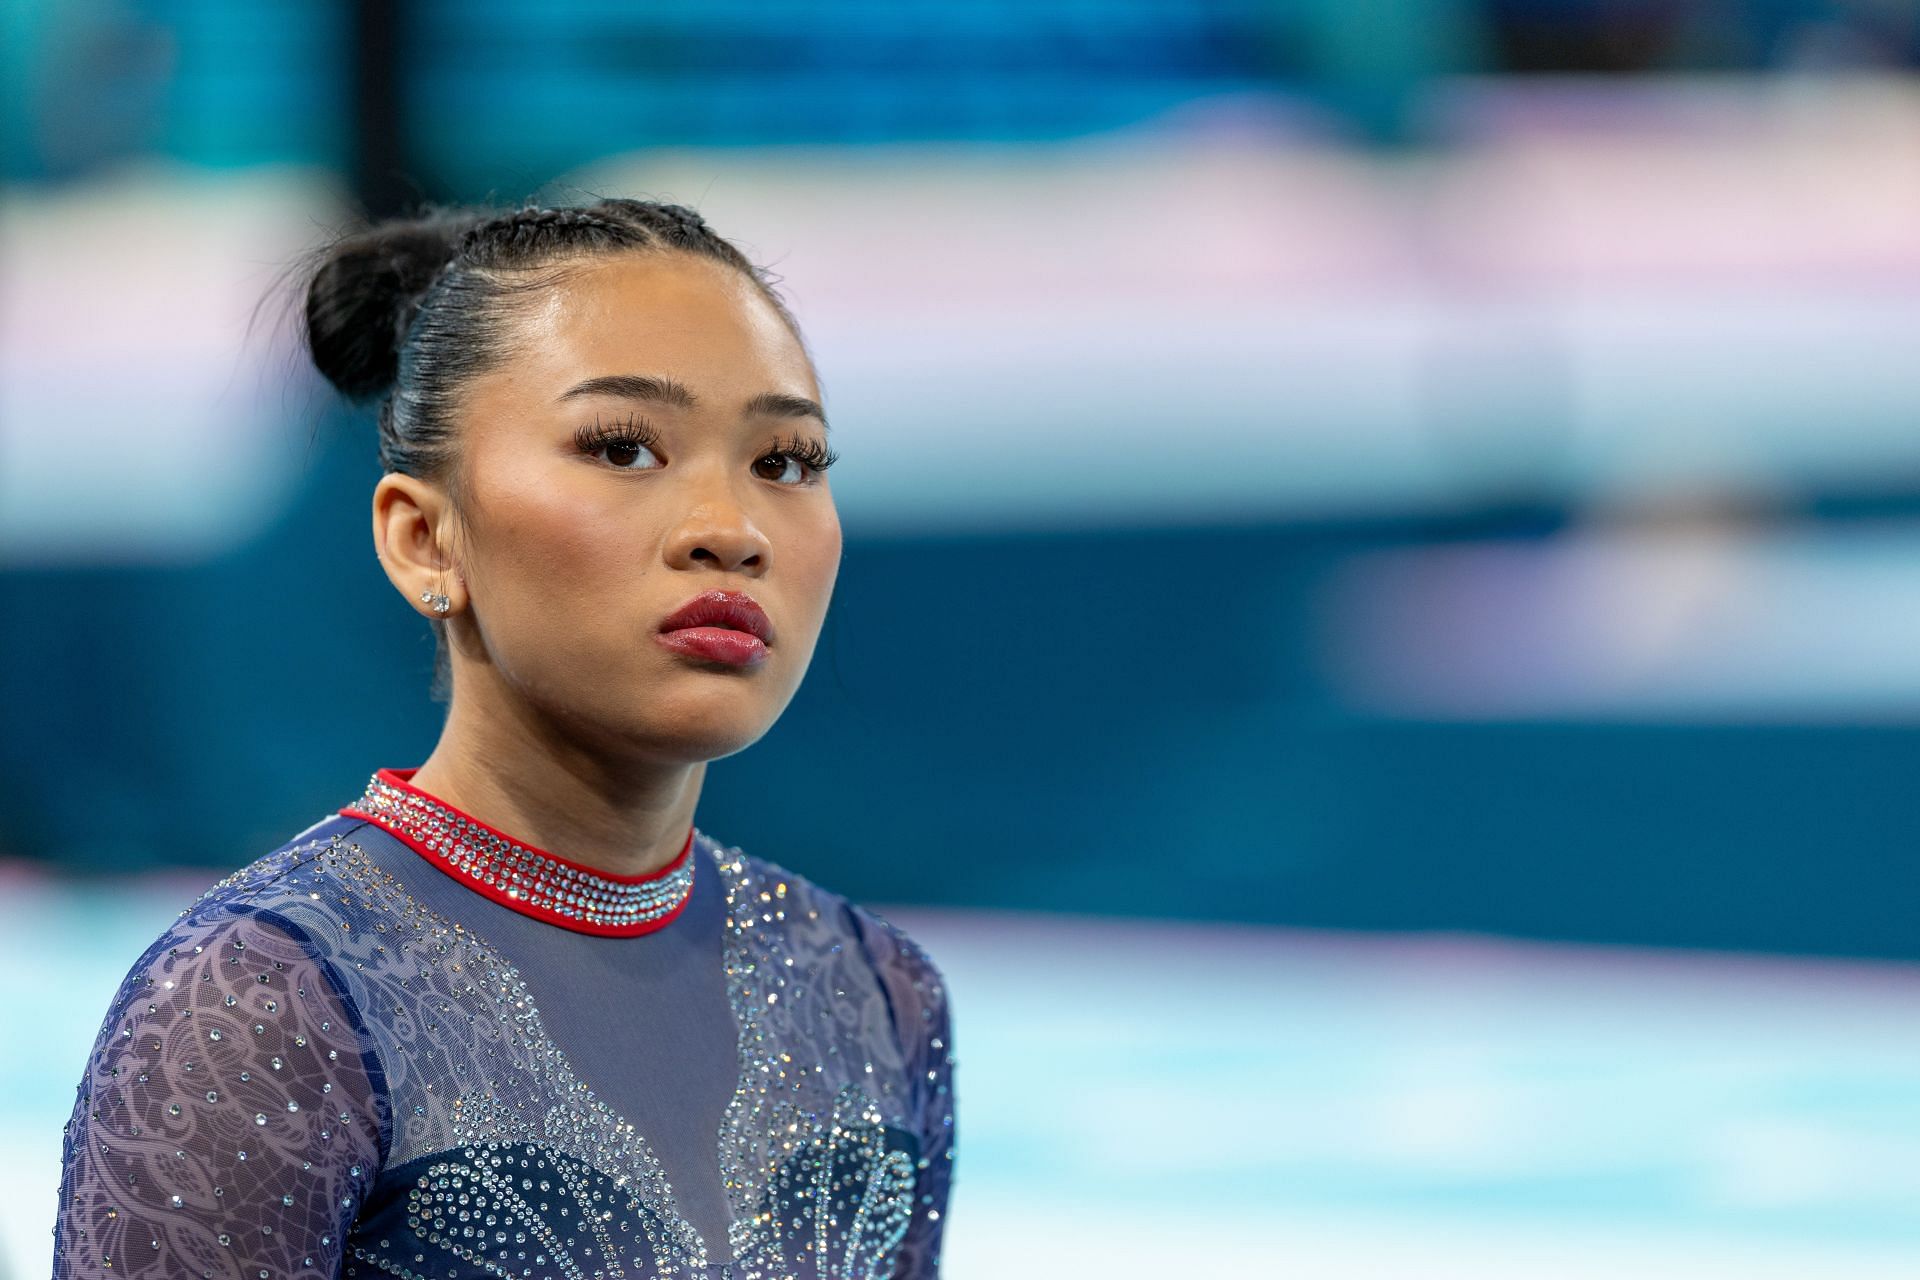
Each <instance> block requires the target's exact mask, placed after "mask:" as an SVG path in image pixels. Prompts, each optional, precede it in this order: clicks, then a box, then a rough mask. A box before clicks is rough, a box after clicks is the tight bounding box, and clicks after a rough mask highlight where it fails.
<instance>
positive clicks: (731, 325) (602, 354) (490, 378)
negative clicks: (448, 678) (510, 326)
mask: <svg viewBox="0 0 1920 1280" xmlns="http://www.w3.org/2000/svg"><path fill="white" fill-rule="evenodd" d="M513 351H514V354H513V355H512V356H511V357H510V358H509V359H508V360H507V361H505V362H504V363H503V364H501V365H500V366H498V367H497V368H495V369H494V370H492V371H490V372H489V373H487V374H485V375H483V376H481V377H479V378H477V379H476V380H475V381H474V382H473V383H472V384H470V386H469V391H468V395H467V397H466V398H465V400H464V402H463V404H462V410H461V414H460V424H461V430H462V432H463V435H462V437H461V441H460V446H459V447H460V450H461V458H462V463H461V465H462V466H463V467H464V474H465V478H466V486H467V492H468V493H469V494H470V495H471V499H470V506H471V508H472V510H471V511H469V512H468V517H469V518H468V519H467V520H466V522H465V523H464V525H463V527H462V529H461V536H460V546H459V549H458V552H457V560H456V563H457V565H458V568H459V573H460V578H461V580H462V581H463V582H464V584H465V599H466V607H465V609H464V610H463V612H462V614H461V615H456V616H455V617H453V618H450V619H449V623H450V626H451V628H452V632H453V638H454V640H455V642H456V643H455V659H454V662H455V667H454V699H455V703H456V709H457V704H458V703H460V701H461V700H462V699H463V698H466V697H468V696H469V695H471V696H472V697H473V698H476V699H487V700H499V701H502V702H506V703H511V704H513V705H510V706H501V707H499V708H496V709H495V710H497V711H498V712H500V713H501V714H502V715H505V716H508V717H510V718H515V717H521V716H529V715H530V716H533V717H537V718H539V719H541V720H542V721H544V722H545V723H547V724H550V725H554V726H557V727H558V728H560V729H561V730H562V731H563V732H565V733H566V734H568V735H569V737H570V738H572V739H574V740H576V741H582V742H586V741H592V742H599V743H604V744H606V745H607V746H608V747H610V748H611V749H613V750H616V751H624V752H628V753H632V754H636V755H640V756H644V757H647V758H649V759H656V760H672V761H684V762H695V761H702V760H710V759H716V758H718V757H720V756H724V755H728V754H730V753H732V752H735V751H739V750H741V749H742V748H744V747H746V746H748V745H750V744H751V743H753V742H754V741H756V740H757V739H758V738H760V737H761V736H762V735H763V734H764V733H765V732H766V731H767V730H768V729H769V728H770V727H771V726H772V724H773V722H774V721H775V720H776V719H778V718H779V716H780V713H781V712H782V711H783V710H785V708H786V706H787V703H788V702H789V701H790V700H791V699H792V698H793V695H794V693H795V691H796V690H797V689H798V688H799V685H800V680H801V677H802V676H804V675H805V674H806V670H807V664H808V662H809V661H810V660H811V659H812V656H813V648H814V642H815V641H816V640H817V639H818V638H819V634H820V627H821V623H822V621H823V620H824V619H825V616H826V611H827V603H828V600H829V598H830V597H831V595H832V594H833V584H834V579H835V576H836V575H837V573H838V571H839V565H840V549H841V537H840V521H839V516H838V514H837V513H836V511H835V510H834V505H833V497H832V494H831V493H830V492H829V491H828V488H827V480H826V475H825V473H824V471H822V470H816V467H815V466H814V465H812V464H811V463H810V461H809V460H810V459H812V460H815V461H817V460H819V458H820V455H821V454H823V453H824V452H825V450H826V444H827V431H826V424H825V423H824V422H823V421H822V420H821V419H820V417H819V416H817V415H816V414H812V413H808V412H807V411H806V410H807V407H808V406H809V405H812V404H817V402H818V401H819V399H820V391H819V388H818V386H817V385H816V384H815V381H814V377H813V372H812V369H811V367H810V364H809V362H808V360H807V358H806V355H805V353H804V352H803V350H802V349H801V347H800V344H799V343H798V341H796V340H795V338H794V336H793V335H792V334H791V333H790V332H789V331H788V330H787V327H786V325H785V324H784V323H783V322H782V321H781V319H780V317H779V315H778V313H777V312H776V311H775V310H774V309H773V307H772V306H771V305H769V304H768V303H767V301H766V300H765V299H764V298H762V297H761V296H760V294H759V292H758V291H757V289H756V288H755V287H754V285H753V284H752V282H750V281H748V280H746V279H745V278H744V277H742V276H740V275H739V274H738V273H737V272H735V271H733V270H731V269H729V268H727V267H726V266H724V265H722V264H720V263H717V262H712V261H710V260H707V259H704V258H698V257H695V256H692V255H688V254H681V253H671V252H670V253H660V254H646V253H634V254H624V255H620V256H618V257H613V258H607V259H604V260H598V261H594V262H592V263H590V264H588V265H586V266H584V267H582V268H581V269H578V270H577V271H574V272H571V273H569V275H568V276H567V278H566V279H565V280H564V282H563V283H562V284H560V285H559V286H558V287H556V288H554V289H552V290H550V291H548V292H547V293H545V294H543V295H541V297H540V301H538V302H537V303H535V304H533V305H532V307H531V309H530V310H529V311H526V312H524V313H523V314H522V316H521V317H520V318H519V319H518V320H517V321H516V324H515V329H514V342H513ZM681 392H684V394H681ZM716 590H718V591H724V592H737V593H743V594H745V595H746V596H749V597H751V598H752V600H753V601H754V602H755V603H757V604H758V605H759V607H760V609H761V610H762V611H763V612H764V614H765V616H766V620H767V623H768V625H769V627H770V629H771V635H770V637H769V639H768V641H767V643H766V645H765V650H764V654H760V653H758V652H756V651H753V650H752V647H751V646H750V645H747V646H736V648H737V649H744V650H745V654H744V656H746V657H748V658H749V659H750V660H749V661H748V662H746V663H745V664H744V665H741V664H738V663H735V662H727V661H720V660H716V659H715V657H714V656H713V654H712V652H711V651H702V650H701V649H699V648H698V647H697V646H694V645H688V644H684V643H683V644H681V645H678V646H674V645H669V644H666V643H662V641H661V639H660V635H661V630H660V629H661V625H662V623H663V622H664V621H665V620H666V619H667V618H668V616H669V615H671V614H672V613H674V612H675V611H676V610H678V609H680V608H681V607H682V606H683V605H684V604H686V603H687V602H688V601H689V600H690V599H692V598H694V597H696V596H698V595H700V594H701V593H704V592H710V591H716ZM687 634H688V633H686V632H684V631H683V632H681V639H682V640H683V641H684V640H685V638H686V636H687ZM715 638H716V639H718V640H720V641H722V642H723V643H724V641H725V640H726V637H725V636H721V637H715ZM735 638H736V639H737V638H738V633H736V635H735Z"/></svg>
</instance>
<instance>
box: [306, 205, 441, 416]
mask: <svg viewBox="0 0 1920 1280" xmlns="http://www.w3.org/2000/svg"><path fill="white" fill-rule="evenodd" d="M478 221H479V219H478V218H477V217H476V216H475V215H473V214H471V213H468V212H462V211H452V212H442V213H433V214H428V215H425V216H423V217H419V218H406V219H394V220H392V221H388V222H382V223H379V224H378V225H376V226H374V227H371V228H369V229H368V230H366V231H362V232H358V233H356V234H353V235H349V236H346V237H343V238H342V239H340V240H338V241H336V242H335V243H334V244H333V246H332V247H331V248H329V249H327V250H326V251H325V253H324V256H323V257H322V259H321V262H320V265H319V267H318V268H317V269H316V270H315V271H314V273H313V278H312V279H311V280H310V281H308V283H307V324H306V334H307V349H308V351H309V352H311V353H312V355H313V363H314V366H315V367H316V368H318V369H319V370H320V372H321V373H323V374H325V375H326V378H327V381H329V382H331V383H332V384H333V385H334V386H336V387H338V388H339V389H340V391H341V392H342V393H344V394H345V395H348V396H351V397H353V398H355V399H360V398H363V397H367V396H374V395H378V394H380V393H382V392H384V391H386V390H387V389H388V388H390V387H392V386H393V381H394V378H395V376H396V374H397V373H398V372H399V365H400V345H401V342H402V341H403V340H404V339H405V338H406V334H407V327H408V325H410V324H411V323H412V321H413V317H414V314H415V313H416V312H417V311H418V310H419V305H420V301H421V299H422V298H424V297H425V296H426V292H427V290H428V289H429V288H430V287H432V285H433V282H434V280H435V278H436V277H438V276H439V274H440V272H441V270H442V269H444V268H445V267H446V265H447V263H448V262H450V261H452V259H453V258H454V256H455V255H456V254H457V253H458V252H459V249H460V245H461V243H462V241H463V239H464V238H465V236H466V234H467V232H468V231H469V230H470V229H471V228H472V227H473V226H474V225H475V223H476V222H478Z"/></svg>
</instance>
